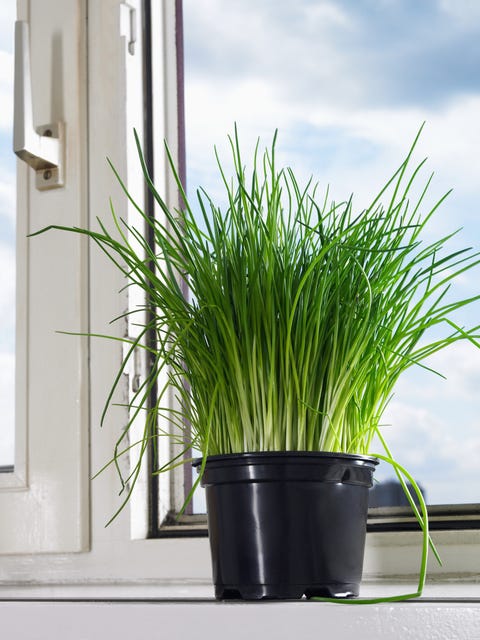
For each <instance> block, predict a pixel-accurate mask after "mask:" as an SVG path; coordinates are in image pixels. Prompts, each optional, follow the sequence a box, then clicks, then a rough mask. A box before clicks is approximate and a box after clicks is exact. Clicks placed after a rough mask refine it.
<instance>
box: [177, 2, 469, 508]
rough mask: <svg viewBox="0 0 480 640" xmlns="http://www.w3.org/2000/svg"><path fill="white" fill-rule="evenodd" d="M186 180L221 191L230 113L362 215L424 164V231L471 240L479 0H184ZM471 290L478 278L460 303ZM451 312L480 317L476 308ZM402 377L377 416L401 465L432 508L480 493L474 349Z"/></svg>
mask: <svg viewBox="0 0 480 640" xmlns="http://www.w3.org/2000/svg"><path fill="white" fill-rule="evenodd" d="M184 18H185V48H186V122H187V167H188V181H189V185H190V188H191V189H193V188H194V187H196V186H197V185H199V184H201V185H203V186H206V187H207V190H208V191H209V192H211V193H212V194H213V195H218V196H219V197H220V191H221V189H220V187H219V182H218V181H217V177H216V174H215V170H214V161H213V153H212V148H213V145H214V144H216V145H217V146H218V148H219V150H220V153H221V155H222V156H224V157H227V156H228V152H227V145H226V136H227V134H228V133H231V131H232V128H233V123H234V122H237V123H238V126H239V129H240V133H241V139H242V140H243V142H244V146H245V147H246V149H247V151H246V153H245V157H248V149H251V148H252V146H253V144H254V142H255V140H256V139H257V137H258V136H260V137H261V139H262V141H263V142H264V143H265V144H266V145H268V144H269V141H270V140H271V136H272V135H273V131H274V130H275V129H276V128H278V129H279V152H280V157H281V160H282V162H283V163H285V164H288V165H290V166H292V167H293V168H294V170H295V172H296V174H297V175H300V176H303V177H305V179H307V178H308V177H309V176H310V175H312V174H313V175H314V176H315V179H316V180H318V181H319V182H320V184H321V185H322V186H323V187H325V188H326V186H327V185H330V192H331V194H332V196H333V197H334V198H335V199H336V200H342V199H344V198H348V196H349V195H350V194H351V193H352V192H353V193H354V194H355V202H356V203H357V205H358V208H359V209H362V208H363V206H364V205H365V204H366V203H367V202H368V200H369V199H370V198H371V196H372V195H374V194H375V193H376V191H377V190H378V189H379V188H380V187H381V186H382V184H383V183H384V181H385V179H386V178H387V177H388V176H389V175H391V174H392V173H393V171H394V170H395V169H396V168H397V166H398V165H399V164H400V162H401V161H402V160H403V158H404V156H405V154H406V152H407V150H408V148H409V145H410V143H411V141H412V140H413V138H414V136H415V133H416V131H417V130H418V128H419V127H420V125H421V124H422V122H424V121H425V122H426V126H425V130H424V133H423V135H422V139H421V141H420V144H419V146H418V153H417V155H416V158H417V160H421V159H423V158H424V157H426V156H428V163H427V171H426V172H425V174H424V178H425V179H426V178H427V177H428V175H429V173H430V172H431V171H434V172H435V176H434V182H433V185H432V188H431V199H430V202H431V203H433V201H434V200H435V198H438V197H440V195H442V194H443V193H444V192H445V191H447V190H448V189H450V188H451V187H453V189H454V191H453V193H452V195H451V196H450V197H449V199H448V200H447V202H446V203H445V205H444V206H443V207H442V209H441V210H440V212H439V213H438V215H437V216H436V219H435V222H434V224H433V225H432V229H431V233H432V235H433V236H437V235H438V234H442V235H443V234H444V233H445V232H447V231H453V230H454V229H457V228H458V227H464V229H463V233H462V235H460V237H459V238H458V240H457V239H456V240H455V242H456V243H457V242H458V244H459V245H460V246H472V245H473V246H475V247H476V248H477V249H478V248H480V212H479V202H480V180H479V178H480V154H479V153H478V148H479V146H480V145H479V143H480V124H479V122H480V119H479V117H478V114H479V113H480V2H476V1H475V0H423V1H422V2H418V0H355V1H354V0H335V1H333V0H332V1H330V0H297V1H296V2H291V1H289V0H262V1H261V2H258V1H257V0H229V2H224V0H184ZM479 291H480V273H479V272H477V273H475V275H473V274H472V275H470V276H468V277H464V278H462V279H460V280H459V282H458V288H457V293H458V297H466V296H468V295H473V294H474V293H478V292H479ZM460 320H461V321H462V322H464V323H465V324H477V323H479V322H480V305H476V306H475V307H472V309H471V310H470V311H469V312H468V313H465V314H464V315H463V316H462V317H461V318H460ZM432 364H433V365H435V366H436V367H437V368H438V369H439V370H440V371H442V373H444V374H445V375H447V378H448V380H447V381H444V380H442V379H440V378H438V377H437V376H433V375H431V374H427V373H425V372H424V371H421V370H417V371H413V370H411V371H410V372H409V373H408V374H407V375H406V376H405V377H404V378H403V379H402V380H401V381H400V382H399V384H398V386H397V389H396V395H395V397H394V399H393V401H392V402H391V405H390V407H389V409H388V410H387V414H386V415H385V422H388V423H389V424H391V426H389V427H388V428H387V430H386V434H387V436H388V441H389V443H390V445H391V446H392V448H393V449H394V452H395V453H396V455H397V457H398V459H399V461H401V462H402V463H405V464H406V465H407V467H408V468H410V469H411V470H412V471H413V472H414V474H415V476H416V477H417V479H418V480H419V481H420V482H421V483H422V484H423V485H424V486H425V487H426V489H427V495H428V497H429V499H430V501H431V502H433V503H441V502H478V501H479V498H480V496H479V487H480V465H479V463H478V460H480V418H479V417H478V416H480V395H479V394H478V392H477V389H478V388H479V387H480V352H479V351H477V350H476V349H475V348H474V347H471V346H469V345H467V344H464V343H462V344H459V345H457V346H456V347H454V348H451V349H448V350H447V351H445V352H443V353H442V354H440V355H438V356H437V357H436V358H435V361H434V362H432Z"/></svg>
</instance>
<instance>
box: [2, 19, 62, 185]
mask: <svg viewBox="0 0 480 640" xmlns="http://www.w3.org/2000/svg"><path fill="white" fill-rule="evenodd" d="M13 151H14V152H15V153H16V154H17V156H18V157H19V158H20V159H21V160H23V161H24V162H26V163H27V164H28V165H29V166H30V167H32V168H33V169H34V170H35V173H36V187H37V189H41V190H45V189H53V188H56V187H63V184H64V183H63V168H64V167H63V157H64V124H63V123H62V122H57V123H55V124H46V125H42V126H41V127H37V128H35V127H34V125H33V103H32V74H31V67H30V34H29V28H28V23H27V22H24V21H22V20H17V21H16V23H15V87H14V109H13Z"/></svg>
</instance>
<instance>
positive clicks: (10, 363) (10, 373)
mask: <svg viewBox="0 0 480 640" xmlns="http://www.w3.org/2000/svg"><path fill="white" fill-rule="evenodd" d="M14 393H15V356H14V355H13V354H8V353H0V411H1V416H2V428H1V429H0V466H1V465H8V464H13V456H14V439H15V435H14V434H15V424H14V418H15V410H14Z"/></svg>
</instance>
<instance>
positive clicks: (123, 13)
mask: <svg viewBox="0 0 480 640" xmlns="http://www.w3.org/2000/svg"><path fill="white" fill-rule="evenodd" d="M120 35H121V36H123V37H124V38H125V39H126V42H127V50H128V53H129V54H130V55H131V56H133V55H135V43H136V42H137V10H136V9H135V7H132V6H131V5H129V4H128V3H127V2H122V4H121V5H120Z"/></svg>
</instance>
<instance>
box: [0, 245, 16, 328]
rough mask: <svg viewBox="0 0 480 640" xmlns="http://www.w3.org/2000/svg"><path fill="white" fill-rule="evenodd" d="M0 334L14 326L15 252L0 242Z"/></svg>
mask: <svg viewBox="0 0 480 640" xmlns="http://www.w3.org/2000/svg"><path fill="white" fill-rule="evenodd" d="M0 274H1V278H0V283H1V284H0V335H1V336H2V338H4V337H5V335H6V332H7V331H12V330H13V328H14V326H15V252H14V250H13V248H12V247H9V246H6V245H4V244H0Z"/></svg>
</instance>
